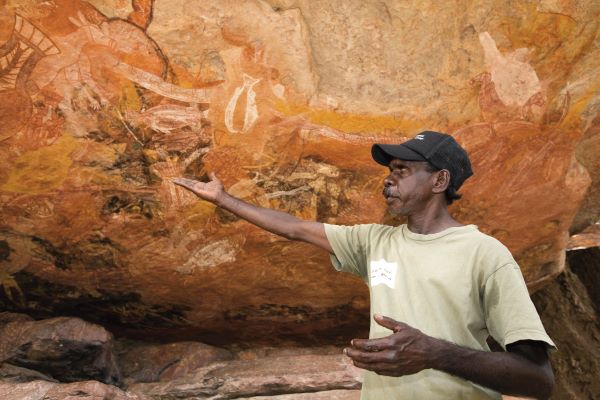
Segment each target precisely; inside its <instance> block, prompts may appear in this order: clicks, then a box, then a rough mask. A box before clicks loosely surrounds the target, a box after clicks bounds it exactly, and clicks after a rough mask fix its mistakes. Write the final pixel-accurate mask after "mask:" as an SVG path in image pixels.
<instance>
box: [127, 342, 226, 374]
mask: <svg viewBox="0 0 600 400" xmlns="http://www.w3.org/2000/svg"><path fill="white" fill-rule="evenodd" d="M120 347H121V349H122V350H121V352H119V365H120V366H121V371H122V373H123V376H124V377H125V378H127V381H129V382H157V381H159V380H160V381H166V380H171V379H175V378H179V377H182V376H184V375H187V374H189V373H191V372H193V371H195V370H196V369H199V368H202V367H205V366H207V365H209V364H212V363H215V362H218V361H225V360H231V359H232V358H233V354H232V353H231V352H230V351H228V350H225V349H220V348H217V347H213V346H209V345H206V344H203V343H198V342H176V343H168V344H131V343H122V344H121V346H120Z"/></svg>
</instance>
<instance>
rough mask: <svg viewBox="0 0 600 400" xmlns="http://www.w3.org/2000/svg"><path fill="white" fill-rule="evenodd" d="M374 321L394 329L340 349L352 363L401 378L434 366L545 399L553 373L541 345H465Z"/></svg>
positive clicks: (510, 391) (499, 389)
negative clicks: (482, 347)
mask: <svg viewBox="0 0 600 400" xmlns="http://www.w3.org/2000/svg"><path fill="white" fill-rule="evenodd" d="M375 321H376V322H377V323H379V324H380V325H382V326H384V327H386V328H388V329H391V330H392V331H393V332H394V333H393V334H391V335H390V336H387V337H384V338H380V339H354V340H353V341H352V347H351V348H348V349H345V351H344V353H345V354H346V355H347V356H348V357H350V358H352V360H353V362H354V365H356V366H357V367H359V368H363V369H368V370H370V371H373V372H376V373H377V374H380V375H387V376H403V375H410V374H415V373H417V372H419V371H422V370H424V369H428V368H432V369H437V370H440V371H444V372H447V373H449V374H452V375H455V376H458V377H460V378H463V379H466V380H469V381H471V382H474V383H477V384H479V385H481V386H485V387H488V388H490V389H493V390H495V391H497V392H500V393H502V394H508V395H513V396H525V397H533V398H536V399H547V398H549V397H550V394H551V393H552V389H553V387H554V374H553V373H552V368H551V367H550V362H549V361H548V355H547V354H546V348H545V346H544V345H543V344H541V343H538V342H531V341H521V342H516V343H514V344H512V345H509V346H508V351H507V352H493V353H492V352H486V351H480V350H473V349H468V348H465V347H462V346H458V345H456V344H454V343H450V342H447V341H444V340H440V339H436V338H433V337H431V336H427V335H425V334H424V333H423V332H421V331H419V330H418V329H415V328H413V327H411V326H409V325H406V324H404V323H402V322H398V321H394V320H393V319H391V318H387V317H383V316H376V317H375Z"/></svg>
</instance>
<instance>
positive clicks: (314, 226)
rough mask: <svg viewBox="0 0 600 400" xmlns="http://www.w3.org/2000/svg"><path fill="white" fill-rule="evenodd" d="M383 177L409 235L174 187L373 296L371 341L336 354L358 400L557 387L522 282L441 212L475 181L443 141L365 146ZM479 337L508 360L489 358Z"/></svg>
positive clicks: (478, 238) (494, 246) (545, 392)
mask: <svg viewBox="0 0 600 400" xmlns="http://www.w3.org/2000/svg"><path fill="white" fill-rule="evenodd" d="M371 153H372V156H373V159H374V160H375V161H376V162H378V163H380V164H382V165H385V166H387V167H388V168H389V171H390V173H389V175H388V176H387V177H386V178H385V179H384V182H383V183H384V189H383V195H384V197H385V200H386V203H387V206H388V209H389V211H390V212H391V213H393V214H396V215H401V216H406V217H408V222H407V224H406V225H401V226H399V227H391V226H385V225H376V224H371V225H356V226H336V225H328V224H322V223H319V222H313V221H303V220H300V219H298V218H296V217H294V216H291V215H288V214H286V213H282V212H279V211H274V210H270V209H265V208H261V207H256V206H253V205H251V204H248V203H245V202H243V201H241V200H239V199H236V198H234V197H232V196H230V195H229V194H227V193H226V192H225V191H224V190H223V186H222V184H221V182H220V181H219V180H218V179H217V178H216V176H215V175H214V174H211V180H210V181H209V182H207V183H202V182H198V181H194V180H190V179H184V178H177V179H175V180H174V183H176V184H178V185H181V186H183V187H185V188H187V189H189V190H191V191H193V192H194V193H196V194H197V195H198V196H199V197H201V198H202V199H205V200H208V201H211V202H213V203H214V204H216V205H218V206H220V207H222V208H224V209H226V210H229V211H230V212H232V213H234V214H236V215H238V216H239V217H241V218H243V219H246V220H247V221H249V222H251V223H253V224H255V225H258V226H259V227H261V228H264V229H266V230H268V231H270V232H273V233H275V234H278V235H281V236H284V237H286V238H288V239H291V240H302V241H305V242H308V243H312V244H314V245H316V246H318V247H320V248H322V249H325V250H327V251H328V252H329V253H330V254H331V255H332V256H331V257H332V263H333V265H334V266H335V268H336V269H338V270H340V271H346V272H351V273H355V274H357V275H359V276H360V277H362V278H363V279H364V280H365V282H366V283H367V285H368V286H369V289H370V292H371V314H372V315H373V321H374V323H373V322H372V323H371V332H370V335H369V337H370V339H354V340H352V342H351V347H349V348H347V349H344V353H345V354H346V355H347V356H348V357H350V358H351V359H352V360H353V362H354V365H356V366H357V367H360V368H364V369H365V370H367V371H366V372H365V378H364V383H363V390H362V396H361V398H362V399H382V400H386V399H497V398H500V394H499V393H504V394H509V395H516V396H527V397H534V398H542V399H545V398H548V397H549V396H550V393H551V392H552V388H553V385H554V376H553V373H552V369H551V367H550V364H549V361H548V356H547V349H548V348H554V343H553V342H552V340H551V339H550V338H549V337H548V335H547V334H546V332H545V330H544V328H543V326H542V324H541V321H540V318H539V316H538V315H537V312H536V310H535V307H534V306H533V303H532V302H531V300H530V298H529V295H528V293H527V288H526V286H525V282H524V280H523V277H522V275H521V271H520V269H519V267H518V265H517V263H516V262H515V261H514V259H513V257H512V256H511V254H510V252H509V251H508V250H507V249H506V248H505V247H504V246H503V245H502V244H501V243H500V242H498V241H497V240H495V239H493V238H492V237H490V236H487V235H485V234H483V233H481V232H479V231H478V230H477V227H476V226H474V225H467V226H464V225H462V224H460V223H459V222H458V221H456V220H454V219H453V218H452V216H451V215H450V214H449V212H448V204H450V203H451V202H452V201H454V200H456V199H458V198H460V195H458V194H457V191H458V189H459V188H460V186H461V185H462V183H463V182H464V181H465V180H466V179H467V178H469V176H471V175H472V171H471V164H470V161H469V158H468V155H467V153H466V152H465V151H464V149H463V148H462V147H460V145H459V144H458V143H457V142H456V141H455V140H454V139H453V138H452V137H451V136H449V135H445V134H442V133H439V132H432V131H425V132H422V133H420V134H418V135H417V136H416V137H415V138H414V139H411V140H409V141H406V142H404V143H403V144H400V145H383V144H381V145H379V144H375V145H373V147H372V149H371ZM488 336H491V337H492V338H494V339H495V341H497V342H498V343H499V344H500V345H501V346H502V347H503V348H504V349H505V350H506V351H501V352H490V350H489V347H488V345H487V343H486V340H487V338H488Z"/></svg>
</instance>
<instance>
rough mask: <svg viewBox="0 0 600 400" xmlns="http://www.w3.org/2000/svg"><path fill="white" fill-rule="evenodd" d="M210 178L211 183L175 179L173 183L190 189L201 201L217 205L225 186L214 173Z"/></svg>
mask: <svg viewBox="0 0 600 400" xmlns="http://www.w3.org/2000/svg"><path fill="white" fill-rule="evenodd" d="M209 177H210V181H208V182H200V181H197V180H194V179H187V178H175V179H173V183H174V184H176V185H179V186H182V187H184V188H186V189H188V190H189V191H191V192H193V193H194V194H196V196H198V197H200V198H201V199H204V200H208V201H210V202H213V203H215V202H217V201H218V200H219V198H220V197H221V196H222V195H223V193H224V191H223V184H222V183H221V181H220V180H219V178H217V176H216V175H215V174H214V173H213V172H211V173H210V174H209Z"/></svg>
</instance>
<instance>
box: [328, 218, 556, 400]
mask: <svg viewBox="0 0 600 400" xmlns="http://www.w3.org/2000/svg"><path fill="white" fill-rule="evenodd" d="M325 232H326V235H327V238H328V240H329V243H330V244H331V247H332V248H333V251H334V254H335V255H332V256H331V259H332V263H333V265H334V267H335V268H336V269H337V270H339V271H345V272H351V273H354V274H356V275H358V276H360V277H361V278H363V279H364V281H365V282H366V283H367V285H368V286H369V289H370V297H371V330H370V335H369V337H370V338H379V337H383V336H388V335H390V334H392V332H391V331H390V330H388V329H386V328H384V327H382V326H380V325H379V324H377V323H376V322H374V320H373V318H372V317H373V314H381V315H385V316H388V317H390V318H393V319H395V320H397V321H401V322H404V323H406V324H408V325H410V326H413V327H415V328H417V329H419V330H421V331H422V332H423V333H425V334H427V335H430V336H433V337H436V338H440V339H444V340H447V341H450V342H453V343H456V344H458V345H460V346H464V347H468V348H471V349H477V350H485V351H489V347H488V345H487V343H486V338H487V337H488V335H490V336H492V337H493V338H494V339H495V340H496V341H497V342H498V343H499V344H500V345H501V346H502V347H504V348H506V345H507V344H510V343H514V342H516V341H519V340H537V341H542V342H545V343H547V344H548V345H549V346H550V347H554V343H553V342H552V340H551V339H550V338H549V337H548V335H547V334H546V331H545V330H544V327H543V326H542V323H541V321H540V318H539V316H538V314H537V311H536V309H535V307H534V305H533V303H532V302H531V299H530V298H529V294H528V292H527V287H526V286H525V281H524V279H523V276H522V274H521V270H520V269H519V266H518V265H517V263H516V262H515V260H514V259H513V257H512V255H511V254H510V252H509V251H508V249H507V248H506V247H505V246H504V245H502V243H500V242H499V241H497V240H496V239H494V238H492V237H491V236H488V235H485V234H483V233H481V232H480V231H479V230H478V229H477V227H476V226H475V225H467V226H461V227H455V228H449V229H446V230H444V231H442V232H439V233H435V234H429V235H422V234H417V233H413V232H411V231H410V230H409V229H408V227H407V226H406V225H401V226H399V227H392V226H386V225H376V224H372V225H355V226H339V225H328V224H325ZM500 397H501V396H500V394H498V393H496V392H494V391H492V390H490V389H487V388H484V387H481V386H479V385H476V384H474V383H472V382H470V381H467V380H464V379H461V378H458V377H455V376H452V375H450V374H447V373H445V372H441V371H437V370H433V369H427V370H423V371H421V372H419V373H416V374H413V375H407V376H403V377H399V378H394V377H385V376H380V375H377V374H375V373H373V372H370V371H365V376H364V382H363V390H362V395H361V399H362V400H392V399H417V400H418V399H427V400H434V399H499V398H500Z"/></svg>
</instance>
